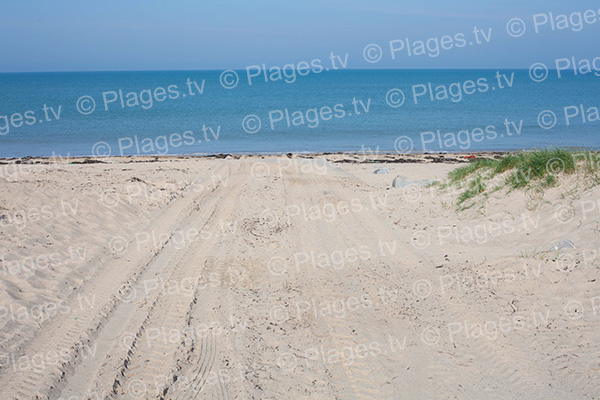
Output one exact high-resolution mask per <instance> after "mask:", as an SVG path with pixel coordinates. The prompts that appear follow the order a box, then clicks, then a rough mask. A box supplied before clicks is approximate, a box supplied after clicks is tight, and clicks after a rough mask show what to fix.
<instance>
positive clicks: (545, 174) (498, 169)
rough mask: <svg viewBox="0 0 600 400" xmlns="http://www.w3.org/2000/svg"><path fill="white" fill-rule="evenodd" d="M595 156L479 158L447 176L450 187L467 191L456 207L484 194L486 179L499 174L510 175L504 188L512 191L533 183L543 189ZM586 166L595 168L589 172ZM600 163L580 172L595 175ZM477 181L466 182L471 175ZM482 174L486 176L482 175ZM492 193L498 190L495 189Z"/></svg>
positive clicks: (561, 152) (557, 153)
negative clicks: (583, 160) (458, 185)
mask: <svg viewBox="0 0 600 400" xmlns="http://www.w3.org/2000/svg"><path fill="white" fill-rule="evenodd" d="M597 158H598V157H597V155H594V153H591V152H581V151H580V152H574V151H570V150H566V149H552V150H535V151H532V152H526V153H517V154H507V155H506V156H504V157H502V158H500V159H493V160H492V159H488V158H480V159H476V160H474V161H472V162H471V163H469V164H468V165H465V166H463V167H459V168H457V169H455V170H454V171H451V172H450V173H449V174H448V177H449V180H450V183H451V184H460V185H463V186H465V187H466V190H465V191H464V192H463V193H461V194H460V195H459V197H458V204H459V205H461V204H462V203H464V202H465V201H467V200H469V199H472V198H474V197H475V196H477V195H478V194H480V193H482V192H484V191H485V188H486V185H485V183H484V182H483V179H484V178H483V176H485V179H492V178H493V177H494V176H496V175H498V174H502V173H505V172H509V174H508V176H507V178H506V181H505V182H504V184H505V185H506V186H508V187H510V188H511V189H521V188H526V187H529V186H530V185H531V184H532V183H539V185H540V186H541V187H542V188H545V187H552V186H554V185H556V182H557V179H556V176H557V175H559V174H563V173H566V174H569V173H572V172H574V171H575V170H576V169H577V161H578V160H582V159H585V160H594V159H597ZM589 165H592V166H594V167H593V168H590V167H589ZM597 165H600V164H599V163H594V162H590V163H587V164H583V166H582V169H583V170H584V171H585V172H586V174H587V175H590V176H596V177H597V176H598V175H597V170H598V168H597ZM474 173H477V174H478V175H477V177H476V178H475V179H473V180H471V181H468V182H465V181H466V180H467V179H468V178H469V177H470V176H471V175H473V174H474ZM484 173H485V175H483V174H484ZM495 189H498V187H496V188H495Z"/></svg>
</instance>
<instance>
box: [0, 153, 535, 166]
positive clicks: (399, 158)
mask: <svg viewBox="0 0 600 400" xmlns="http://www.w3.org/2000/svg"><path fill="white" fill-rule="evenodd" d="M521 151H526V150H517V151H477V152H461V153H435V152H431V153H408V154H398V153H383V152H380V153H377V154H365V153H358V152H331V153H330V152H323V153H277V154H235V153H219V154H177V155H167V154H165V155H128V156H108V157H94V156H74V157H71V156H26V157H10V158H8V157H6V158H4V157H0V165H8V164H27V165H31V164H33V165H35V164H42V165H44V164H52V163H56V160H68V161H69V162H68V163H70V164H111V163H112V162H119V161H126V162H130V163H138V162H159V161H174V160H190V159H199V160H212V159H233V160H253V159H278V158H282V157H286V158H288V159H293V158H300V159H312V158H317V157H321V158H327V159H329V160H330V161H332V162H334V163H352V164H363V163H365V164H366V163H462V162H468V161H469V160H471V159H473V158H478V157H479V158H482V157H483V158H498V157H501V156H503V155H506V154H511V153H516V152H521ZM64 163H65V164H66V162H64Z"/></svg>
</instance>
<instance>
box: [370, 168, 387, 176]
mask: <svg viewBox="0 0 600 400" xmlns="http://www.w3.org/2000/svg"><path fill="white" fill-rule="evenodd" d="M373 173H374V174H376V175H381V174H389V173H390V170H389V168H379V169H376V170H375V172H373Z"/></svg>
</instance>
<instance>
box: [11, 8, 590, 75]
mask: <svg viewBox="0 0 600 400" xmlns="http://www.w3.org/2000/svg"><path fill="white" fill-rule="evenodd" d="M0 3H1V4H0V7H1V9H0V10H1V12H0V51H1V52H2V57H0V71H1V72H21V71H89V70H163V69H230V68H232V69H234V68H244V67H246V66H248V65H253V64H263V63H265V64H266V65H267V66H268V67H269V66H272V65H281V66H283V65H284V64H286V63H298V62H300V61H309V60H312V59H316V58H319V59H325V58H327V57H328V55H329V54H330V52H334V53H336V54H340V55H344V54H345V53H348V60H349V62H348V67H349V68H501V67H503V68H519V67H521V68H527V67H529V66H530V65H531V64H532V63H534V62H549V61H550V60H553V59H555V58H558V57H571V56H576V57H587V58H593V57H595V56H598V55H600V54H598V53H600V52H599V50H600V45H599V44H598V37H600V35H599V33H600V21H597V22H596V23H595V24H594V25H589V26H586V27H585V28H584V29H583V30H581V31H580V32H573V31H572V30H564V31H552V30H551V29H550V28H549V25H548V26H547V27H542V30H541V32H540V33H539V34H535V33H534V31H533V26H532V25H533V22H532V15H534V14H539V13H548V12H553V13H554V14H555V15H558V14H561V13H567V14H570V13H572V12H575V11H581V12H583V11H585V10H588V9H592V10H595V11H596V12H597V13H599V12H600V11H599V9H600V4H599V3H598V2H597V1H591V0H585V1H577V2H565V1H559V0H527V1H523V0H502V1H500V0H497V1H489V0H487V1H481V0H478V1H475V0H461V1H458V2H449V1H447V0H423V1H420V2H413V1H411V2H407V1H399V0H395V1H392V0H385V1H384V0H361V1H359V0H344V1H342V0H318V1H317V0H303V1H286V0H252V1H248V0H244V1H240V0H181V1H178V0H169V1H167V0H143V1H142V0H132V1H128V0H127V1H124V0H118V1H116V0H103V1H98V2H89V1H81V0H54V1H47V0H44V1H42V0H0ZM515 17H519V18H522V19H523V21H525V23H526V26H527V30H526V32H525V34H524V35H523V36H522V37H520V38H512V37H510V36H509V35H508V34H507V31H506V23H507V22H508V21H509V20H510V19H511V18H515ZM475 26H477V27H478V28H479V29H485V30H486V32H487V29H489V28H492V36H491V41H490V43H488V44H484V45H479V46H471V47H469V46H467V47H464V48H459V49H453V50H451V51H445V52H442V53H441V54H440V55H439V56H438V57H429V56H410V57H409V56H407V55H406V54H402V53H400V54H398V57H397V58H396V59H395V60H394V59H392V58H391V56H390V54H389V41H390V40H396V39H406V38H408V39H409V40H410V41H411V42H414V41H417V40H426V39H428V38H433V37H441V36H443V35H451V36H454V35H455V34H457V33H461V32H462V33H464V34H465V36H466V37H467V38H469V37H470V36H469V35H472V31H473V28H474V27H475ZM370 43H375V44H378V45H379V46H381V48H382V49H384V51H383V55H382V57H381V60H380V61H379V62H377V63H372V64H371V63H367V62H366V61H365V60H364V59H363V48H364V47H365V46H366V45H368V44H370Z"/></svg>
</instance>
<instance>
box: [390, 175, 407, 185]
mask: <svg viewBox="0 0 600 400" xmlns="http://www.w3.org/2000/svg"><path fill="white" fill-rule="evenodd" d="M407 179H408V178H407V177H406V176H403V175H398V176H397V177H395V178H394V182H393V183H392V186H393V187H395V188H401V187H405V186H408V182H407V181H406V180H407Z"/></svg>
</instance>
